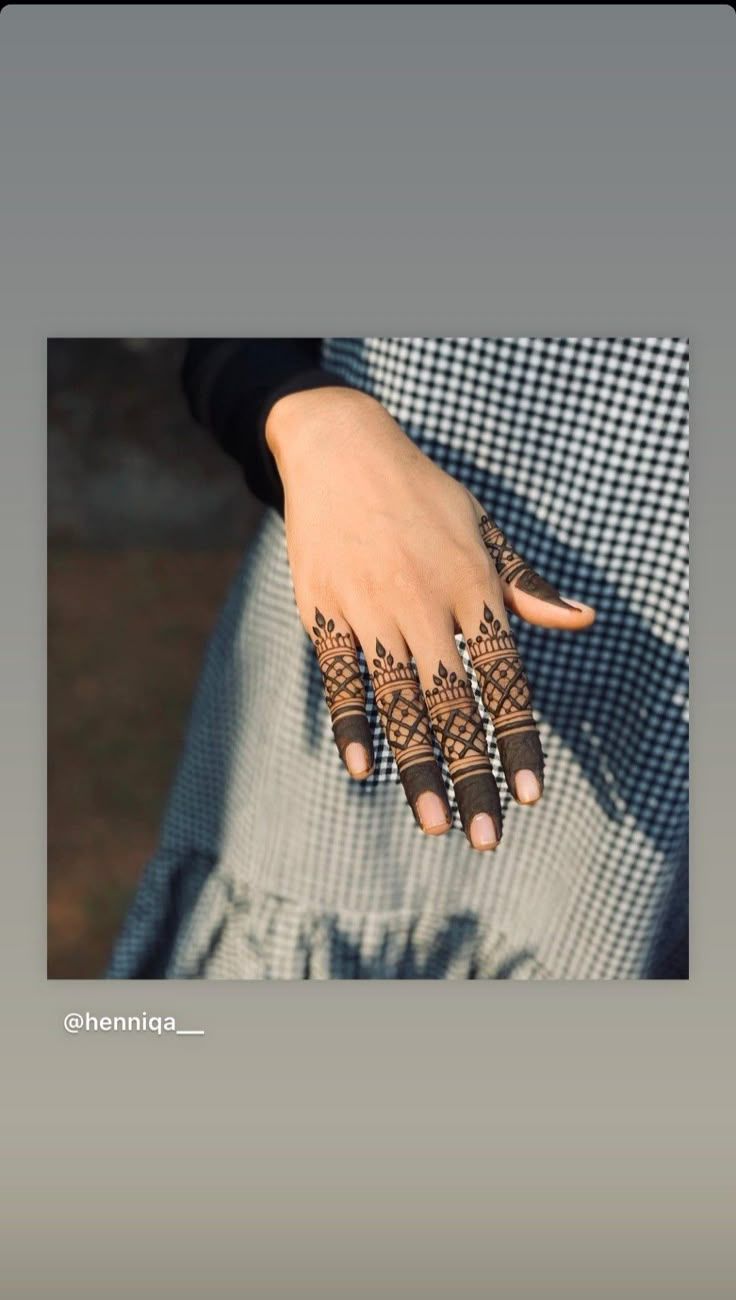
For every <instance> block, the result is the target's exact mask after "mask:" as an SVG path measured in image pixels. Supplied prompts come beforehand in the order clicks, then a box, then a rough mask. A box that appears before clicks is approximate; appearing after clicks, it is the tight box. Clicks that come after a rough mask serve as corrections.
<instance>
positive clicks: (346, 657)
mask: <svg viewBox="0 0 736 1300" xmlns="http://www.w3.org/2000/svg"><path fill="white" fill-rule="evenodd" d="M314 619H315V623H314V627H313V628H312V631H313V633H314V647H315V650H316V652H317V659H318V662H319V666H320V670H321V672H322V683H323V686H324V691H325V698H326V700H327V707H328V708H329V710H330V717H331V719H332V734H333V735H334V737H335V744H336V745H337V748H338V750H339V752H340V757H341V758H343V759H344V757H345V751H346V749H347V747H348V745H349V744H351V743H352V742H353V741H357V742H358V744H360V745H362V746H363V748H364V750H365V752H366V755H367V758H368V763H369V767H368V768H367V769H366V772H367V771H368V770H369V768H370V765H372V763H373V737H372V734H371V728H370V726H369V723H368V718H367V716H366V711H365V706H366V689H365V682H364V681H363V674H362V672H361V668H360V660H359V659H358V647H357V645H356V643H355V638H354V637H353V635H352V633H351V632H337V631H335V620H334V619H332V618H325V616H324V614H323V613H322V611H321V610H319V609H315V611H314Z"/></svg>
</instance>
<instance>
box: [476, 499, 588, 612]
mask: <svg viewBox="0 0 736 1300" xmlns="http://www.w3.org/2000/svg"><path fill="white" fill-rule="evenodd" d="M478 526H479V528H480V531H481V536H482V538H483V542H484V545H485V547H486V550H487V551H488V552H489V554H490V556H491V559H492V560H493V563H494V564H495V566H496V572H497V573H498V575H499V577H500V578H501V579H502V581H503V582H505V583H506V584H507V585H508V586H509V587H518V588H519V591H525V592H526V593H527V594H528V595H529V596H534V597H536V599H537V600H544V601H546V602H547V604H548V605H558V606H559V607H560V608H561V609H572V610H574V609H575V606H574V605H570V604H568V602H567V601H566V600H563V599H562V596H561V595H560V593H559V591H558V590H557V588H556V587H553V586H552V584H551V583H549V582H547V581H546V579H544V578H543V577H542V576H541V574H539V573H537V571H536V569H533V568H532V567H531V565H530V564H527V562H526V560H524V559H523V558H522V556H521V555H519V553H518V551H515V550H514V548H513V546H511V545H510V544H509V542H508V540H507V538H506V535H505V533H504V532H503V531H502V529H500V528H499V527H498V524H494V522H493V520H492V519H491V518H489V516H488V515H483V517H482V519H481V520H480V521H479V525H478Z"/></svg>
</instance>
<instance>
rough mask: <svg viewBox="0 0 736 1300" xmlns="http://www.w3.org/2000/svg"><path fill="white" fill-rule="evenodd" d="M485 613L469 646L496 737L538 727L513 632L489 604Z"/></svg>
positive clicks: (485, 607) (470, 639)
mask: <svg viewBox="0 0 736 1300" xmlns="http://www.w3.org/2000/svg"><path fill="white" fill-rule="evenodd" d="M483 616H484V619H485V622H481V623H480V624H479V633H478V635H477V636H474V637H470V638H469V640H468V643H467V645H468V652H469V654H470V658H471V662H472V664H473V670H474V672H475V674H476V676H477V678H478V681H479V683H480V687H481V692H482V695H483V703H484V704H485V706H486V708H487V709H488V712H489V713H490V715H491V717H492V718H493V725H494V729H495V732H496V737H497V738H498V739H500V738H501V737H502V736H505V735H509V734H510V733H511V732H515V731H532V730H536V725H535V722H534V717H533V714H532V697H531V690H530V687H529V681H528V678H527V675H526V673H525V672H524V668H523V666H522V663H521V658H520V656H519V652H518V650H517V648H516V642H515V640H514V636H513V633H512V632H511V630H510V629H508V628H504V627H503V626H502V625H501V623H500V621H499V620H498V619H497V618H495V617H494V615H493V612H492V611H491V610H490V609H489V608H488V606H487V605H485V606H484V609H483Z"/></svg>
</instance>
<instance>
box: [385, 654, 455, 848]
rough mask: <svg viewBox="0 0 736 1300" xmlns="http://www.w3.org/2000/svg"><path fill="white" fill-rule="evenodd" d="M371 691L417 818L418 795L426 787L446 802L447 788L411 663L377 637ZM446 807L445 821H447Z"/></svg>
mask: <svg viewBox="0 0 736 1300" xmlns="http://www.w3.org/2000/svg"><path fill="white" fill-rule="evenodd" d="M371 678H372V681H373V691H374V694H375V697H376V706H377V708H378V713H379V717H380V719H381V725H382V727H383V729H384V731H385V733H386V738H387V740H388V743H389V745H390V747H391V752H392V754H393V756H394V759H395V760H396V766H397V768H398V772H399V776H400V778H401V784H402V785H403V787H404V792H405V794H406V797H407V799H408V801H409V804H410V806H411V809H412V811H413V813H414V816H415V818H416V820H417V822H418V823H419V824H420V825H421V819H420V817H419V814H418V813H417V809H416V802H417V799H418V798H419V796H420V795H421V794H424V793H425V792H426V791H432V792H434V793H435V794H438V795H439V797H440V799H441V800H442V802H443V803H444V804H445V805H446V806H447V791H446V790H445V784H444V781H443V780H442V773H441V771H440V768H439V766H438V763H437V760H436V758H435V754H434V745H433V743H432V724H431V722H430V718H429V714H428V712H427V707H426V704H425V702H424V696H423V694H422V688H421V686H420V684H419V678H418V676H417V673H416V669H415V668H414V666H413V664H411V663H408V664H404V663H397V662H396V661H395V660H394V657H393V655H392V654H389V653H388V651H387V650H386V649H385V648H384V646H382V645H381V642H380V641H378V640H377V641H376V657H375V658H374V660H373V672H372V673H371ZM449 820H450V818H449V809H448V823H449Z"/></svg>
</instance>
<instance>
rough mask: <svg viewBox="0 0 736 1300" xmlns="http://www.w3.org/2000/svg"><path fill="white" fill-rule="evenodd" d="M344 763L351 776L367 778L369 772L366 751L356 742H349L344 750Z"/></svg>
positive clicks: (368, 759) (369, 761) (369, 765)
mask: <svg viewBox="0 0 736 1300" xmlns="http://www.w3.org/2000/svg"><path fill="white" fill-rule="evenodd" d="M345 763H346V765H347V769H348V772H349V773H350V775H351V776H367V775H368V773H369V772H370V770H371V760H370V758H369V757H368V751H367V750H366V749H364V747H363V746H362V745H361V744H359V742H358V741H357V740H353V741H351V743H350V744H349V745H348V747H347V749H346V750H345Z"/></svg>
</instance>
